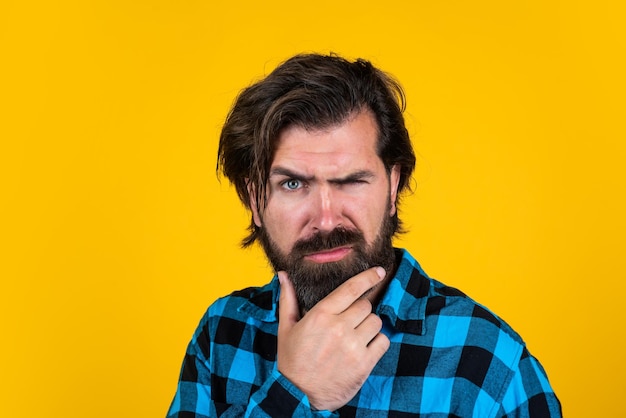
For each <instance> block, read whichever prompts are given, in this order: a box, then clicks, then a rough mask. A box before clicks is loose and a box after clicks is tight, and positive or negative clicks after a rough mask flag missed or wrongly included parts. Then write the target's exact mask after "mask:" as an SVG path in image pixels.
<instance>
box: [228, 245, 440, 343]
mask: <svg viewBox="0 0 626 418" xmlns="http://www.w3.org/2000/svg"><path fill="white" fill-rule="evenodd" d="M396 251H397V252H398V254H399V255H401V259H400V263H399V265H398V268H397V270H396V274H395V276H394V277H393V278H392V279H391V281H390V282H389V286H388V287H387V290H386V291H385V294H384V295H383V297H382V299H381V301H380V303H379V304H378V307H377V308H376V313H377V314H378V315H380V316H385V317H387V318H388V319H389V322H390V324H391V325H392V326H393V327H394V328H395V329H397V330H398V331H400V332H407V333H411V334H418V335H423V334H424V332H425V330H424V319H425V317H426V303H427V301H428V295H429V293H430V291H431V289H430V287H431V281H430V279H429V278H428V276H427V275H426V273H424V271H423V270H422V268H421V267H420V265H419V263H418V262H417V261H416V260H415V259H414V258H413V256H411V254H409V252H408V251H407V250H405V249H396ZM279 294H280V284H279V282H278V277H277V276H276V275H274V277H273V278H272V281H271V282H270V283H268V284H267V285H265V286H263V287H261V288H259V289H258V290H257V291H255V292H254V293H252V294H251V295H250V297H249V299H247V300H246V301H245V302H244V303H243V304H242V305H241V306H240V307H239V311H240V312H242V313H245V314H247V315H249V316H250V317H252V318H255V319H257V320H259V321H263V322H276V321H278V298H279Z"/></svg>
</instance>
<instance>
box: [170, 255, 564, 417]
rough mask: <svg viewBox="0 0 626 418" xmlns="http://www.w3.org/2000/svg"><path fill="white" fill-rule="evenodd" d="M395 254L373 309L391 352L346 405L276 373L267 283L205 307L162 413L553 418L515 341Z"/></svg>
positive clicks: (553, 408)
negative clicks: (330, 403) (319, 402)
mask: <svg viewBox="0 0 626 418" xmlns="http://www.w3.org/2000/svg"><path fill="white" fill-rule="evenodd" d="M397 251H398V252H399V256H401V257H402V259H401V262H400V264H399V266H398V270H397V272H396V275H395V277H394V278H393V279H392V280H391V281H390V283H389V287H388V289H387V291H386V293H385V295H384V296H383V298H382V300H381V302H380V303H379V305H378V306H377V308H376V313H377V314H378V315H379V316H380V317H381V318H382V320H383V331H382V332H383V333H384V334H385V335H387V337H389V339H390V341H391V346H390V348H389V350H388V351H387V353H385V355H384V356H383V357H382V358H381V359H380V361H379V362H378V364H377V365H376V366H375V367H374V370H372V372H371V374H370V376H369V377H368V378H367V380H366V381H365V383H364V384H363V386H362V387H361V389H360V391H359V392H358V393H357V394H356V396H355V397H354V398H353V399H352V400H351V401H350V402H348V404H347V405H345V406H343V407H342V408H340V409H339V410H337V411H320V410H314V409H312V408H311V405H310V404H309V401H308V398H307V396H306V395H305V394H304V393H303V392H302V391H300V390H299V389H298V388H297V387H296V386H294V385H293V384H292V383H291V382H290V381H289V380H287V378H285V376H283V375H282V374H281V373H280V372H279V371H278V370H277V368H276V334H277V330H278V317H277V308H278V296H279V284H278V280H277V278H276V277H274V279H273V280H272V281H271V282H270V283H269V284H267V285H266V286H264V287H261V288H249V289H245V290H242V291H239V292H235V293H233V294H231V295H230V296H227V297H225V298H222V299H219V300H217V301H216V302H215V303H214V304H213V305H211V306H210V307H209V309H208V311H207V312H206V314H205V315H204V317H203V318H202V320H201V321H200V324H199V326H198V328H197V330H196V332H195V334H194V335H193V338H192V340H191V342H190V343H189V346H188V348H187V353H186V355H185V358H184V362H183V366H182V370H181V373H180V380H179V383H178V389H177V392H176V395H175V397H174V400H173V401H172V404H171V406H170V410H169V412H168V417H178V418H191V417H194V418H204V417H242V416H246V417H337V416H339V417H409V416H411V417H433V418H434V417H480V418H483V417H560V416H561V406H560V403H559V401H558V399H557V398H556V396H555V394H554V392H553V390H552V388H551V386H550V383H549V382H548V378H547V376H546V373H545V372H544V370H543V368H542V367H541V365H540V364H539V362H538V361H537V360H536V359H535V358H534V357H533V356H532V355H531V354H530V353H529V352H528V350H527V349H526V346H525V344H524V342H523V341H522V339H521V338H520V337H519V335H518V334H517V333H515V331H513V330H512V329H511V328H510V327H509V326H508V325H507V324H506V323H505V322H503V321H502V320H501V319H499V318H498V317H497V316H495V315H494V314H492V313H491V312H490V311H488V310H487V309H486V308H484V307H482V306H481V305H479V304H477V303H476V302H474V301H473V300H471V299H470V298H468V297H467V296H465V295H464V294H463V293H461V292H459V291H458V290H456V289H453V288H451V287H448V286H445V285H443V284H442V283H440V282H438V281H436V280H433V279H431V278H429V277H428V276H427V275H426V274H425V273H424V271H423V270H422V269H421V267H420V266H419V264H418V263H417V261H415V259H414V258H413V257H412V256H411V255H410V254H409V253H408V252H407V251H406V250H397ZM337 372H338V373H341V371H337Z"/></svg>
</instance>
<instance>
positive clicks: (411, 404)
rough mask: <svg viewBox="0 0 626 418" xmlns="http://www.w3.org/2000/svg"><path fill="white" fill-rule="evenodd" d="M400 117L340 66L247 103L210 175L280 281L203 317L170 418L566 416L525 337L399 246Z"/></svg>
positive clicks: (369, 80)
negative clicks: (225, 188) (242, 211)
mask: <svg viewBox="0 0 626 418" xmlns="http://www.w3.org/2000/svg"><path fill="white" fill-rule="evenodd" d="M403 110H404V93H403V91H402V89H401V87H400V85H399V84H398V83H397V82H395V81H394V80H393V79H392V78H391V77H390V76H389V75H387V74H385V73H384V72H382V71H380V70H378V69H377V68H375V67H374V66H372V64H371V63H369V62H367V61H365V60H357V61H354V62H351V61H348V60H346V59H343V58H341V57H338V56H335V55H329V56H326V55H317V54H309V55H298V56H295V57H293V58H291V59H289V60H287V61H286V62H284V63H283V64H281V65H280V66H279V67H278V68H276V69H275V70H274V71H273V72H272V73H271V74H270V75H269V76H267V77H266V78H265V79H263V80H261V81H259V82H257V83H256V84H253V85H252V86H250V87H248V88H247V89H245V90H243V91H242V92H241V94H240V95H239V97H238V98H237V100H236V102H235V104H234V106H233V108H232V109H231V111H230V113H229V115H228V117H227V120H226V123H225V125H224V127H223V130H222V134H221V137H220V144H219V149H218V169H219V170H221V172H222V173H223V174H224V175H225V176H226V177H227V178H228V179H229V180H230V181H231V182H232V183H233V184H234V185H235V188H236V190H237V193H238V194H239V197H240V199H241V201H242V202H243V204H244V205H245V206H246V207H247V208H248V209H249V210H250V212H251V223H250V227H249V235H248V236H247V237H246V238H245V239H244V240H243V246H244V247H247V246H249V245H252V244H253V243H255V242H257V241H258V242H259V243H260V245H261V246H262V247H263V249H264V250H265V253H266V254H267V257H268V259H269V261H270V263H271V264H272V266H273V268H274V270H275V271H276V275H275V277H274V278H273V279H272V281H271V282H270V283H269V284H267V285H266V286H263V287H260V288H249V289H245V290H242V291H239V292H235V293H232V294H231V295H229V296H227V297H225V298H221V299H219V300H217V301H216V302H214V303H213V304H212V305H211V306H210V307H209V309H208V311H207V313H206V314H205V315H204V317H203V318H202V320H201V322H200V325H199V326H198V328H197V330H196V332H195V334H194V336H193V338H192V340H191V342H190V344H189V346H188V349H187V353H186V356H185V359H184V362H183V366H182V370H181V374H180V380H179V384H178V390H177V392H176V395H175V397H174V400H173V401H172V404H171V407H170V411H169V413H168V416H169V417H181V418H182V417H219V416H225V417H234V416H250V417H290V416H297V417H329V416H341V417H344V416H345V417H356V416H359V417H361V416H367V417H387V416H397V417H400V416H402V417H404V416H432V417H443V416H460V417H469V416H473V417H499V416H519V417H526V416H533V417H546V416H561V408H560V404H559V401H558V399H557V398H556V396H555V394H554V392H553V390H552V388H551V387H550V384H549V382H548V379H547V376H546V374H545V372H544V370H543V368H542V367H541V365H540V364H539V362H538V361H537V360H536V359H535V358H534V357H533V356H532V355H531V354H530V353H529V352H528V350H527V349H526V346H525V344H524V342H523V340H522V339H521V338H520V337H519V335H518V334H517V333H515V331H513V330H512V329H511V328H510V327H509V326H508V325H507V324H506V323H505V322H503V321H502V320H501V319H500V318H498V317H497V316H496V315H495V314H493V313H491V312H490V311H488V310H487V309H486V308H484V307H483V306H481V305H479V304H477V303H476V302H474V301H473V300H471V299H470V298H468V297H467V296H465V295H464V294H463V293H461V292H460V291H458V290H456V289H453V288H450V287H447V286H445V285H444V284H442V283H440V282H438V281H436V280H433V279H431V278H429V277H428V276H427V275H426V274H425V273H424V271H423V270H422V269H421V267H420V266H419V264H418V263H417V261H416V260H415V259H414V258H413V257H412V256H411V255H410V254H409V252H408V251H406V250H404V249H396V248H394V247H393V245H392V238H393V236H394V235H395V234H396V233H398V232H401V229H402V224H401V222H400V220H399V218H398V208H397V206H398V202H399V197H400V196H401V194H402V193H403V192H404V191H405V190H407V189H408V186H409V179H410V177H411V174H412V172H413V169H414V166H415V156H414V152H413V148H412V145H411V141H410V138H409V135H408V133H407V130H406V128H405V124H404V119H403V115H402V112H403Z"/></svg>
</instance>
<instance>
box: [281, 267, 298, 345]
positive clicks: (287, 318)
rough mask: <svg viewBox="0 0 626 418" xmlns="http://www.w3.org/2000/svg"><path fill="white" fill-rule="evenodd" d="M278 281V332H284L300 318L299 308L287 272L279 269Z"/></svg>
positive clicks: (294, 290)
mask: <svg viewBox="0 0 626 418" xmlns="http://www.w3.org/2000/svg"><path fill="white" fill-rule="evenodd" d="M277 274H278V281H279V282H280V298H279V300H278V303H279V308H278V332H279V333H281V332H286V331H289V330H290V329H291V327H293V326H294V324H295V323H296V322H298V321H299V320H300V308H299V306H298V299H297V298H296V289H294V288H293V283H291V280H289V277H288V276H287V273H286V272H284V271H279V272H278V273H277Z"/></svg>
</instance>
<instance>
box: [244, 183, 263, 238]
mask: <svg viewBox="0 0 626 418" xmlns="http://www.w3.org/2000/svg"><path fill="white" fill-rule="evenodd" d="M247 187H248V197H249V198H250V210H251V211H252V219H253V220H254V224H255V225H256V226H258V227H261V215H260V214H259V208H258V205H257V200H256V188H255V187H254V184H253V183H252V182H251V181H247Z"/></svg>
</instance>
